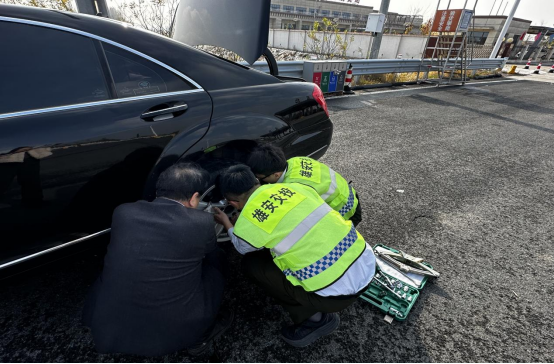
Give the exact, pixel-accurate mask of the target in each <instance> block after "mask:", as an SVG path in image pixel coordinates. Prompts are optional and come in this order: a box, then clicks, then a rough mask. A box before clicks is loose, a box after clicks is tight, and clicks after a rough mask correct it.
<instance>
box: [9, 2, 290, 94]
mask: <svg viewBox="0 0 554 364" xmlns="http://www.w3.org/2000/svg"><path fill="white" fill-rule="evenodd" d="M0 17H9V18H18V19H24V20H31V21H36V22H42V23H48V24H53V25H57V26H62V27H67V28H72V29H75V30H79V31H81V32H85V33H90V34H93V35H96V36H99V37H102V38H105V39H108V40H110V41H112V42H116V43H119V44H122V45H124V46H126V47H129V48H132V49H134V50H136V51H138V52H141V53H143V54H145V55H147V56H150V57H152V58H155V59H157V60H159V61H160V62H163V63H165V64H166V65H168V66H170V67H173V68H175V69H176V70H178V71H180V72H181V73H183V74H185V75H186V76H188V77H190V78H191V79H192V80H194V81H195V82H196V83H198V84H199V85H200V86H202V87H203V88H204V89H206V90H208V91H210V90H217V89H225V88H234V87H246V86H254V85H260V84H267V83H279V82H280V81H279V80H278V79H276V78H275V77H272V76H270V75H267V74H263V73H261V72H258V71H255V70H252V69H249V68H245V67H243V66H240V65H237V64H235V63H232V62H229V61H225V60H222V59H219V58H217V57H215V56H213V55H210V54H208V53H206V52H203V51H200V50H198V49H195V48H192V47H189V46H187V45H185V44H183V43H180V42H178V41H175V40H173V39H171V38H167V37H164V36H162V35H159V34H156V33H153V32H149V31H146V30H143V29H139V28H136V27H133V26H130V25H129V24H126V23H123V22H119V21H116V20H112V19H107V18H103V17H100V16H92V15H86V14H81V13H71V12H64V11H58V10H53V9H41V8H35V7H30V6H20V5H6V4H0ZM0 20H2V19H1V18H0Z"/></svg>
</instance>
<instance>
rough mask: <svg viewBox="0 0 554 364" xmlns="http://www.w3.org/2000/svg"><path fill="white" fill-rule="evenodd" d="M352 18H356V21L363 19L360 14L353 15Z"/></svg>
mask: <svg viewBox="0 0 554 364" xmlns="http://www.w3.org/2000/svg"><path fill="white" fill-rule="evenodd" d="M352 16H353V17H354V19H360V17H361V15H360V14H352Z"/></svg>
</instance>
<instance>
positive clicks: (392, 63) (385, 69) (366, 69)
mask: <svg viewBox="0 0 554 364" xmlns="http://www.w3.org/2000/svg"><path fill="white" fill-rule="evenodd" d="M335 61H341V62H347V63H352V67H353V70H352V73H353V74H354V76H361V75H376V74H383V73H405V72H418V71H419V72H425V71H427V68H428V66H431V67H437V66H438V65H439V61H437V60H433V61H431V60H430V59H426V60H424V61H423V64H422V62H421V59H348V60H335ZM506 61H507V58H474V59H473V60H470V61H469V63H468V66H467V69H468V70H481V69H496V68H502V67H504V65H505V64H506ZM277 65H278V66H279V75H280V76H288V77H302V71H303V69H304V61H280V62H277ZM452 65H453V64H452ZM458 65H459V64H458ZM250 67H252V68H254V69H256V70H258V71H262V72H266V73H269V67H268V66H267V63H266V62H265V61H259V62H255V63H254V64H253V65H252V66H250Z"/></svg>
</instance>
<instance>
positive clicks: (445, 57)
mask: <svg viewBox="0 0 554 364" xmlns="http://www.w3.org/2000/svg"><path fill="white" fill-rule="evenodd" d="M450 2H451V1H450V0H449V1H448V5H447V7H446V9H444V10H446V11H448V10H450ZM477 2H478V0H475V3H474V5H473V16H474V15H475V8H476V7H477ZM467 3H468V0H466V1H465V4H464V7H463V9H466V6H467ZM440 4H441V0H438V3H437V10H436V12H435V14H436V13H437V12H438V11H439V7H440ZM460 25H461V19H460V21H459V22H458V25H457V27H456V29H455V31H451V30H450V31H442V32H431V30H429V35H428V37H427V44H426V47H425V50H424V54H423V57H422V58H421V64H420V66H419V71H420V72H422V70H425V72H424V76H423V78H422V79H421V80H420V79H419V73H418V75H417V83H423V82H425V83H434V84H436V86H437V87H438V86H440V85H448V84H451V83H452V81H458V82H460V84H462V85H465V83H466V81H467V80H468V76H467V69H468V65H469V64H470V63H471V60H472V59H473V54H472V55H471V59H468V52H467V48H468V47H467V44H468V39H467V37H468V34H467V33H468V32H469V30H467V31H465V30H464V31H462V30H460ZM432 34H433V35H434V39H436V42H435V44H434V45H431V35H432ZM428 50H433V52H432V54H431V59H430V60H429V59H427V60H426V59H425V56H426V55H427V53H428ZM472 53H473V52H472ZM429 61H431V62H429ZM431 72H437V74H438V78H429V74H430V73H431ZM456 73H458V74H459V77H458V78H454V75H455V74H456Z"/></svg>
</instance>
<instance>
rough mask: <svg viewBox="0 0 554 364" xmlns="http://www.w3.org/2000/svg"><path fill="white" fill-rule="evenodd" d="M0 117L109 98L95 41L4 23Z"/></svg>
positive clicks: (0, 41)
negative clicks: (17, 112) (1, 115)
mask: <svg viewBox="0 0 554 364" xmlns="http://www.w3.org/2000/svg"><path fill="white" fill-rule="evenodd" d="M0 34H1V36H0V49H1V56H0V70H1V71H0V72H1V74H2V77H1V82H0V114H4V113H9V112H15V111H24V110H33V109H41V108H47V107H52V106H64V105H71V104H80V103H85V102H93V101H102V100H107V99H108V98H109V94H108V88H107V85H106V79H105V77H104V74H103V72H102V68H101V65H100V61H99V58H98V54H97V52H96V49H95V47H94V43H93V40H92V39H90V38H87V37H84V36H80V35H77V34H72V33H68V32H64V31H61V30H55V29H49V28H45V27H39V26H34V25H27V24H19V23H12V22H3V21H0Z"/></svg>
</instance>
